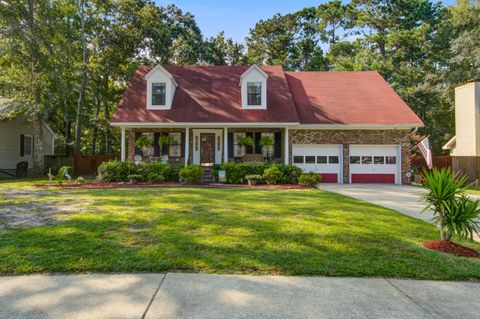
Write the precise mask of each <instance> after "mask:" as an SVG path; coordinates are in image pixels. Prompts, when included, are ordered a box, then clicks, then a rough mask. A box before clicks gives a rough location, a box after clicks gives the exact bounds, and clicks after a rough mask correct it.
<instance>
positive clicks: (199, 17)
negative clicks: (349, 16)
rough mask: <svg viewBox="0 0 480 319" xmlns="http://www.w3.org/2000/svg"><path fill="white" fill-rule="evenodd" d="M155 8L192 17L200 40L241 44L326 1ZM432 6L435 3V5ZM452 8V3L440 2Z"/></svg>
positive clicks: (193, 1)
mask: <svg viewBox="0 0 480 319" xmlns="http://www.w3.org/2000/svg"><path fill="white" fill-rule="evenodd" d="M155 2H156V3H157V4H158V5H161V6H165V5H167V4H169V3H174V4H175V5H176V6H178V7H179V8H181V9H182V10H183V11H188V12H190V13H192V14H193V15H194V16H195V20H196V21H197V24H198V25H199V27H200V29H201V30H202V33H203V35H204V36H207V37H211V36H214V35H217V34H218V32H220V31H222V30H223V31H225V36H226V37H227V38H228V37H231V38H233V39H234V40H235V41H237V42H244V38H245V37H246V36H248V32H249V30H250V28H253V27H254V26H255V23H256V22H257V21H259V20H260V19H268V18H270V17H271V16H273V15H274V14H275V13H281V14H285V13H291V12H295V11H298V10H300V9H302V8H305V7H310V6H317V5H319V4H321V3H325V2H328V0H315V1H314V0H240V1H239V0H236V1H230V0H223V1H221V0H210V1H208V0H203V1H202V0H179V1H164V0H155ZM435 2H436V1H435ZM442 2H443V3H445V4H449V5H450V4H454V3H455V0H443V1H442Z"/></svg>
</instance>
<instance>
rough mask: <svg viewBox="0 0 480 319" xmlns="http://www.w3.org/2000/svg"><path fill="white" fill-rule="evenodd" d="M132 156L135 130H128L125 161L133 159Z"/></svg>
mask: <svg viewBox="0 0 480 319" xmlns="http://www.w3.org/2000/svg"><path fill="white" fill-rule="evenodd" d="M134 157H135V130H129V131H128V152H127V161H133V158H134Z"/></svg>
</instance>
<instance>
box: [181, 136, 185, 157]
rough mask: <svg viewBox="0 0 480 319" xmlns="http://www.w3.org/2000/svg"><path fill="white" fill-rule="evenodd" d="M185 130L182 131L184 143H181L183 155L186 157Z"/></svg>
mask: <svg viewBox="0 0 480 319" xmlns="http://www.w3.org/2000/svg"><path fill="white" fill-rule="evenodd" d="M185 142H186V141H185V132H182V143H181V144H180V147H181V148H182V149H181V154H182V157H185Z"/></svg>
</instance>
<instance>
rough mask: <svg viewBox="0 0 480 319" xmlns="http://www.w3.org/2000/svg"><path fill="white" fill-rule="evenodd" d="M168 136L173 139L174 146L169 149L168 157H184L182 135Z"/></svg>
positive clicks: (173, 133) (172, 133)
mask: <svg viewBox="0 0 480 319" xmlns="http://www.w3.org/2000/svg"><path fill="white" fill-rule="evenodd" d="M168 135H170V136H171V138H172V144H170V147H169V148H168V156H170V157H180V156H182V133H180V132H171V133H169V134H168Z"/></svg>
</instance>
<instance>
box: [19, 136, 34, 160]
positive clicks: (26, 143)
mask: <svg viewBox="0 0 480 319" xmlns="http://www.w3.org/2000/svg"><path fill="white" fill-rule="evenodd" d="M22 147H23V156H28V157H30V156H32V153H33V136H31V135H23V146H20V148H22Z"/></svg>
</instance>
